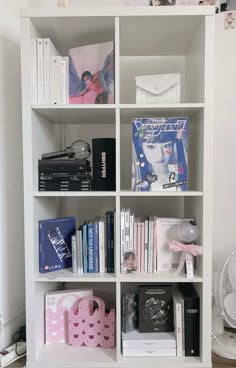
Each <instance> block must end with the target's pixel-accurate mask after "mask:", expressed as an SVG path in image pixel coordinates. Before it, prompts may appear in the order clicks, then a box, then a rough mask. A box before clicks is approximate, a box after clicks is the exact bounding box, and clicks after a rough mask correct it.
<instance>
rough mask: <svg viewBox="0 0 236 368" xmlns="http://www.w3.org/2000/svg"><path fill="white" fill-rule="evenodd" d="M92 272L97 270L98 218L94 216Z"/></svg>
mask: <svg viewBox="0 0 236 368" xmlns="http://www.w3.org/2000/svg"><path fill="white" fill-rule="evenodd" d="M93 248H94V270H95V271H94V272H99V218H98V217H96V218H95V221H94V237H93Z"/></svg>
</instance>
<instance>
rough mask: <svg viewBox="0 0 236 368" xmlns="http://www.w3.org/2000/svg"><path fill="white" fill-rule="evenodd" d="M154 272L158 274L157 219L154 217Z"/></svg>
mask: <svg viewBox="0 0 236 368" xmlns="http://www.w3.org/2000/svg"><path fill="white" fill-rule="evenodd" d="M153 272H157V217H156V216H154V224H153Z"/></svg>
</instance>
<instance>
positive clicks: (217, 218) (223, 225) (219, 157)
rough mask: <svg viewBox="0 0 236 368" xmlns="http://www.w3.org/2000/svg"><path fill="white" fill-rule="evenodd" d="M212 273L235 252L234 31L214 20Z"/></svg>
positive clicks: (235, 33) (235, 74)
mask: <svg viewBox="0 0 236 368" xmlns="http://www.w3.org/2000/svg"><path fill="white" fill-rule="evenodd" d="M215 55H216V58H215V106H214V107H215V108H214V132H213V134H214V168H213V180H214V187H213V270H214V271H216V270H217V267H218V265H219V263H220V261H221V260H222V258H223V257H224V256H226V255H227V254H228V253H229V252H231V251H233V250H236V190H235V184H236V93H235V89H236V29H234V30H224V14H223V13H221V14H220V15H217V16H216V54H215Z"/></svg>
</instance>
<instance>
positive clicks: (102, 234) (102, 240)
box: [98, 217, 106, 273]
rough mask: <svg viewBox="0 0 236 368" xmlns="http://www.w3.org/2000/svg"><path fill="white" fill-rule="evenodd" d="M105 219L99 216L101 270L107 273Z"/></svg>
mask: <svg viewBox="0 0 236 368" xmlns="http://www.w3.org/2000/svg"><path fill="white" fill-rule="evenodd" d="M105 236H106V235H105V219H104V217H100V218H99V223H98V237H99V253H98V254H99V272H101V273H105V272H106V269H105V257H106V256H105V253H106V250H105V240H106V238H105Z"/></svg>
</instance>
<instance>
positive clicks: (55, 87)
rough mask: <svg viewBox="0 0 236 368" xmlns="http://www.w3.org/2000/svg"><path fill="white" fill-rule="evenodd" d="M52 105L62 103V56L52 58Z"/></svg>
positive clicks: (50, 88)
mask: <svg viewBox="0 0 236 368" xmlns="http://www.w3.org/2000/svg"><path fill="white" fill-rule="evenodd" d="M49 79H50V82H49V83H50V87H49V90H50V104H52V105H57V104H61V103H62V98H61V96H62V56H50V78H49Z"/></svg>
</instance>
